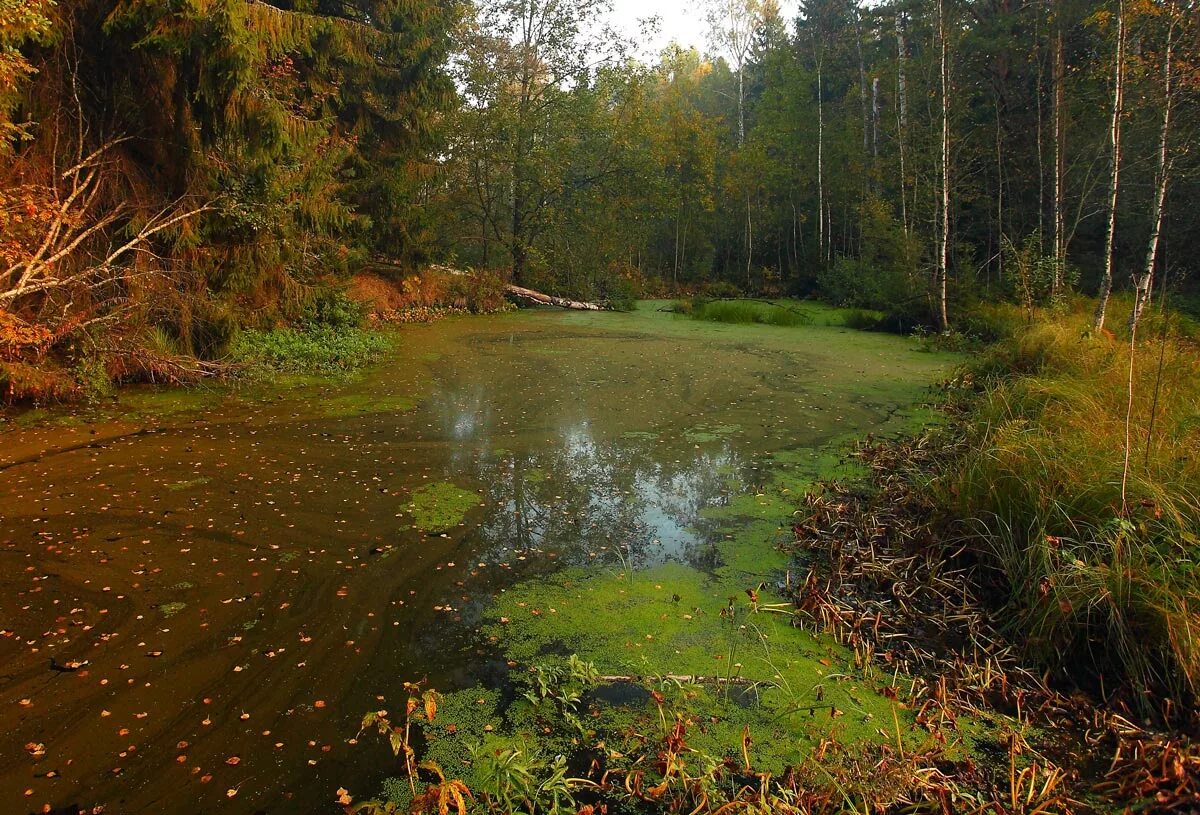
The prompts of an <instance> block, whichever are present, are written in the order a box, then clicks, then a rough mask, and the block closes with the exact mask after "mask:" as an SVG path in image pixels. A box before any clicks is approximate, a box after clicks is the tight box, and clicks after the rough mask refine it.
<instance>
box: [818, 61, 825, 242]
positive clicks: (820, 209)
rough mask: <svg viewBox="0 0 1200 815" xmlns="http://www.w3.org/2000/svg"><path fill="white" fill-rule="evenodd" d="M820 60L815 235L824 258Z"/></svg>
mask: <svg viewBox="0 0 1200 815" xmlns="http://www.w3.org/2000/svg"><path fill="white" fill-rule="evenodd" d="M821 84H822V83H821V60H820V59H819V58H818V59H817V218H818V220H819V223H818V224H817V227H818V229H817V234H818V235H820V246H819V249H820V256H821V258H822V259H823V258H824V257H825V105H824V103H823V101H822V99H821Z"/></svg>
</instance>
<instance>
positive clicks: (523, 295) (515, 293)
mask: <svg viewBox="0 0 1200 815" xmlns="http://www.w3.org/2000/svg"><path fill="white" fill-rule="evenodd" d="M429 268H430V269H432V270H433V271H435V272H441V273H442V274H450V275H454V276H456V277H469V276H471V275H472V273H471V272H464V271H463V270H462V269H453V268H451V267H449V266H430V267H429ZM504 293H505V294H507V295H509V296H510V297H514V298H516V299H518V300H528V301H530V302H532V303H537V304H538V305H542V306H554V307H556V308H568V309H574V310H575V311H607V310H608V307H607V306H604V305H601V304H600V303H589V302H587V301H586V300H571V299H570V298H567V297H555V296H554V295H552V294H545V293H543V292H540V291H537V290H535V289H527V288H525V287H524V286H518V285H516V284H514V283H506V284H505V286H504Z"/></svg>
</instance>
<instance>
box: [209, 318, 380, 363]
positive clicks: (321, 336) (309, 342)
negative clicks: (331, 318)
mask: <svg viewBox="0 0 1200 815" xmlns="http://www.w3.org/2000/svg"><path fill="white" fill-rule="evenodd" d="M387 348H388V341H387V339H386V338H384V337H383V336H382V335H380V334H377V333H373V332H370V331H365V330H362V329H358V328H333V327H330V326H321V325H317V326H313V327H310V328H308V329H307V330H304V331H299V330H297V329H295V328H274V329H270V330H267V331H263V330H258V329H249V330H246V331H242V332H241V333H240V334H238V336H237V338H236V339H235V340H234V342H233V344H232V346H231V348H230V356H231V358H232V359H233V361H235V362H240V363H244V364H246V365H249V366H250V367H251V368H257V369H260V370H261V369H266V370H268V371H282V372H291V373H341V372H346V371H350V370H353V369H355V368H360V367H362V366H364V365H367V364H369V363H371V362H373V361H374V360H375V359H377V358H378V357H379V355H380V354H382V353H383V352H384V351H385V350H386V349H387Z"/></svg>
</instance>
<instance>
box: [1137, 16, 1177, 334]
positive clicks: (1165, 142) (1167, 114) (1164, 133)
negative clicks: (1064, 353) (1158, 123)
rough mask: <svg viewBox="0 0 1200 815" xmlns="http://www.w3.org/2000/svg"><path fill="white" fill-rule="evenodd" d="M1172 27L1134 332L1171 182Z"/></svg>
mask: <svg viewBox="0 0 1200 815" xmlns="http://www.w3.org/2000/svg"><path fill="white" fill-rule="evenodd" d="M1174 37H1175V25H1174V22H1173V21H1172V24H1171V29H1170V30H1169V31H1168V32H1167V53H1166V55H1165V61H1164V66H1163V118H1162V129H1161V131H1160V132H1159V138H1158V175H1157V179H1156V180H1157V184H1155V190H1154V213H1153V216H1152V223H1153V226H1151V227H1150V242H1149V244H1147V246H1146V265H1145V267H1144V268H1143V269H1142V273H1141V274H1140V275H1138V276H1137V277H1136V278H1135V279H1134V289H1135V291H1134V299H1133V312H1132V313H1131V314H1130V315H1129V329H1130V331H1131V332H1132V331H1135V330H1136V329H1137V324H1138V321H1139V320H1140V319H1141V318H1142V311H1143V310H1144V309H1145V308H1146V303H1147V302H1148V301H1149V299H1150V289H1151V287H1153V285H1154V266H1155V263H1156V262H1157V261H1158V241H1159V236H1160V235H1161V234H1162V223H1163V205H1164V204H1165V203H1166V200H1167V186H1168V184H1169V183H1170V180H1171V152H1170V136H1171V107H1172V102H1173V99H1172V94H1173V88H1172V87H1171V85H1172V76H1171V69H1172V65H1171V60H1172V58H1173V56H1174V53H1173V52H1174V46H1175V42H1174Z"/></svg>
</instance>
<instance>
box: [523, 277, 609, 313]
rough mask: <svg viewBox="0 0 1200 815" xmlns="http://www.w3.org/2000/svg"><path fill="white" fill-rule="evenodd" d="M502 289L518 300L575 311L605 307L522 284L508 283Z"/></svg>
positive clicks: (600, 309)
mask: <svg viewBox="0 0 1200 815" xmlns="http://www.w3.org/2000/svg"><path fill="white" fill-rule="evenodd" d="M504 291H505V292H506V293H507V294H509V295H511V296H513V297H516V298H518V299H520V300H530V301H532V302H534V303H539V304H541V305H543V306H556V307H558V308H569V309H575V310H576V311H604V310H605V307H604V306H602V305H600V304H599V303H589V302H586V301H584V300H568V299H567V298H566V297H555V296H554V295H551V294H543V293H542V292H540V291H534V290H533V289H527V288H525V287H524V286H516V285H514V284H512V283H509V284H508V285H506V286H505V287H504Z"/></svg>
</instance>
